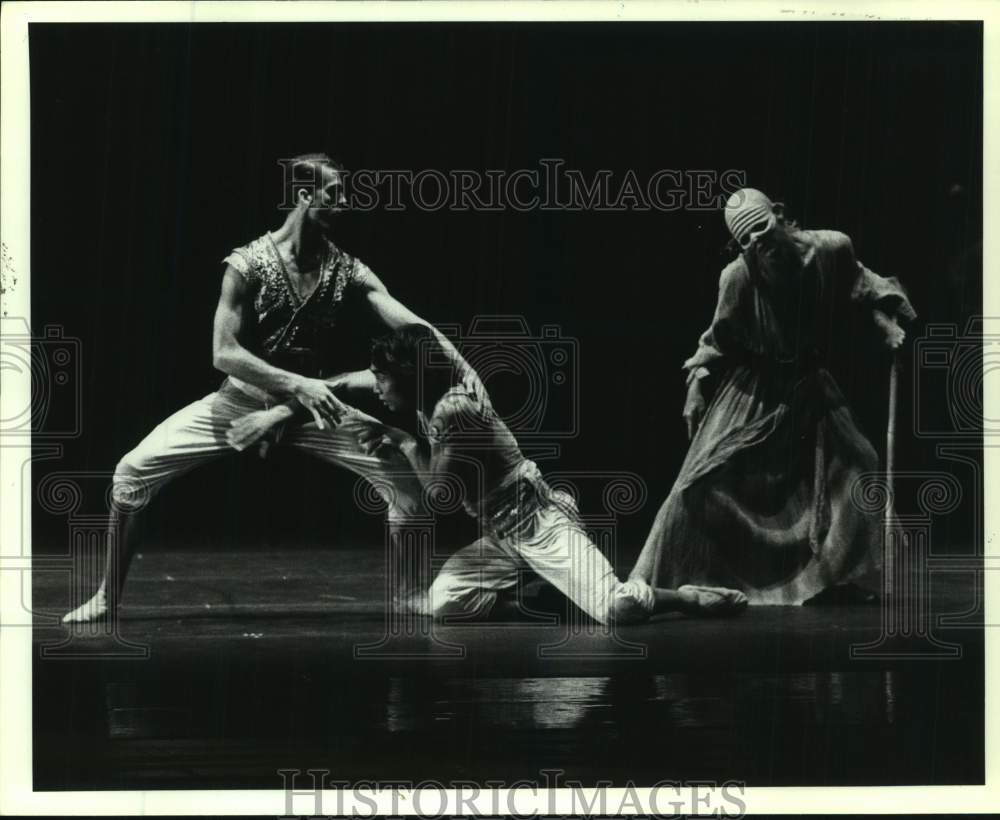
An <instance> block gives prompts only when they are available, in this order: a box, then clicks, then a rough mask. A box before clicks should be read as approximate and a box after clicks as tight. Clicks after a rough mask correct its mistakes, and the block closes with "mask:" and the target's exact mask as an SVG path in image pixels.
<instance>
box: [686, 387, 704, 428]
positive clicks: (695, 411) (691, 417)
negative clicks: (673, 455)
mask: <svg viewBox="0 0 1000 820" xmlns="http://www.w3.org/2000/svg"><path fill="white" fill-rule="evenodd" d="M704 415H705V397H704V396H702V394H701V385H700V384H699V382H698V379H692V381H691V385H690V387H688V393H687V401H685V402H684V421H685V422H687V431H688V440H689V441H690V440H691V439H693V438H694V434H695V433H697V432H698V427H699V425H700V424H701V419H702V416H704Z"/></svg>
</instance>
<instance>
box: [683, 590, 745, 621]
mask: <svg viewBox="0 0 1000 820" xmlns="http://www.w3.org/2000/svg"><path fill="white" fill-rule="evenodd" d="M677 594H678V595H679V596H680V597H681V599H682V600H683V601H684V602H685V604H686V605H687V606H686V607H685V609H684V612H685V613H687V614H688V615H694V616H697V617H702V618H715V617H722V616H725V615H736V614H737V613H739V612H742V611H743V610H744V609H746V608H747V603H748V602H749V599H748V598H747V596H746V595H745V594H744V593H742V592H740V591H739V590H738V589H726V588H725V587H700V586H695V585H694V584H685V585H684V586H682V587H679V588H678V589H677Z"/></svg>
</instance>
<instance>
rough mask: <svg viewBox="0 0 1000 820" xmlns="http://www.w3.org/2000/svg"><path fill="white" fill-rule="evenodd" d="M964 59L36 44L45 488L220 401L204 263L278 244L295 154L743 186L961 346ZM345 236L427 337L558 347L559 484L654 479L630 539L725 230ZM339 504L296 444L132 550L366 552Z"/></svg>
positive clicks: (346, 39)
mask: <svg viewBox="0 0 1000 820" xmlns="http://www.w3.org/2000/svg"><path fill="white" fill-rule="evenodd" d="M981 49H982V28H981V26H979V25H978V24H958V23H954V24H952V23H933V24H931V23H906V24H903V23H878V24H854V23H836V24H815V25H814V24H765V23H760V24H642V25H636V24H614V25H612V24H596V23H595V24H502V25H467V24H461V25H459V24H405V25H404V24H390V25H368V24H310V25H240V26H235V25H216V24H211V25H198V26H180V25H145V24H144V25H37V24H36V25H32V27H31V30H30V60H31V128H32V137H31V150H32V160H31V174H32V204H31V218H32V293H31V296H32V317H31V320H32V325H33V327H34V328H36V329H37V328H40V327H42V326H43V325H47V324H58V325H61V326H62V327H63V329H64V332H65V333H66V335H68V336H71V337H76V338H79V339H80V341H81V360H80V361H81V364H82V375H83V385H82V387H83V392H82V396H83V399H82V407H81V410H80V412H81V414H82V420H83V435H82V436H81V437H79V438H78V439H75V440H72V441H69V442H66V443H65V450H64V457H63V458H62V459H61V460H58V461H52V462H45V463H39V464H38V465H37V466H36V468H35V475H36V478H42V477H43V476H44V475H45V474H46V473H47V472H48V471H51V470H81V471H111V470H112V469H113V468H114V465H115V462H116V461H117V459H118V458H120V456H121V455H122V454H124V453H125V452H126V451H127V450H128V449H129V448H131V447H132V446H133V445H134V444H136V443H137V442H138V441H139V440H140V439H141V438H142V436H143V435H145V434H146V433H147V432H148V431H149V430H150V429H151V428H152V426H153V425H154V424H156V423H157V422H159V421H160V420H161V419H162V418H164V417H165V416H167V415H168V414H169V413H170V412H172V411H174V410H176V409H178V408H179V407H180V406H182V405H183V404H185V403H187V402H189V401H191V400H193V399H195V398H198V397H200V396H203V395H205V394H206V393H208V392H210V391H211V390H212V389H214V388H215V386H216V385H217V384H218V383H219V381H220V380H221V376H220V374H218V373H217V372H215V371H214V370H213V368H212V365H211V321H212V314H213V310H214V307H215V302H216V299H217V293H218V288H219V283H220V274H221V271H222V267H221V265H220V260H221V258H222V257H223V256H224V255H225V254H226V253H227V252H228V251H229V249H231V248H232V247H234V246H236V245H240V244H243V243H244V242H246V241H248V240H249V239H251V238H253V237H254V236H257V235H259V234H260V233H262V232H263V230H265V229H268V228H272V229H273V228H275V227H277V225H278V224H279V221H280V216H279V215H278V213H277V211H276V205H277V201H276V200H277V187H276V184H277V180H278V169H277V166H276V164H275V163H276V159H277V158H278V157H282V156H290V155H294V154H296V153H300V152H303V151H310V150H326V151H329V152H330V153H332V154H334V155H335V156H336V157H338V158H340V159H341V160H342V161H343V162H344V163H345V164H346V165H347V166H348V167H349V168H371V169H389V168H392V169H413V170H421V169H427V168H432V169H439V170H442V171H445V172H447V171H448V170H450V169H478V170H481V171H483V170H486V169H506V170H514V169H517V168H528V169H537V168H538V167H539V166H538V162H539V160H540V159H541V158H560V159H562V160H564V161H565V163H566V167H568V168H575V169H580V170H581V171H583V172H584V173H585V174H588V175H589V174H592V173H593V172H594V171H596V170H597V169H609V170H611V171H612V172H613V174H614V176H615V179H617V180H620V179H621V178H622V176H623V175H624V174H625V173H626V172H627V171H628V170H629V169H632V170H634V171H635V173H636V174H637V176H638V178H639V179H640V180H643V179H645V178H648V176H649V175H650V174H652V173H653V172H654V171H656V170H658V169H662V168H668V169H681V170H693V169H711V170H716V171H720V172H721V171H724V170H727V169H738V170H742V171H745V172H746V175H747V181H748V183H749V184H751V185H754V186H755V187H759V188H762V189H763V190H765V191H767V192H768V193H770V194H771V195H772V196H773V197H775V198H781V199H783V200H784V201H786V202H787V203H788V206H789V209H790V211H791V212H792V213H793V214H795V215H797V216H798V217H799V218H800V220H801V221H802V222H803V224H805V225H806V226H811V227H830V228H836V229H839V230H843V231H845V232H847V233H848V234H850V235H851V236H852V237H853V239H854V243H855V247H856V249H857V252H858V255H859V257H860V258H861V259H862V260H863V261H864V262H865V263H866V264H867V265H868V266H869V267H871V268H872V269H874V270H876V271H877V272H880V273H883V274H886V275H890V274H891V275H897V276H899V277H900V278H901V279H903V281H904V282H905V284H906V285H907V287H908V288H909V290H910V291H911V294H912V297H913V301H914V304H915V305H916V307H917V310H918V312H919V313H920V315H921V322H922V323H923V322H956V323H959V324H961V325H964V322H965V320H966V318H967V317H968V316H969V315H972V314H975V313H979V312H981V275H982V274H981V263H980V262H979V261H978V257H977V248H978V247H979V243H980V242H981V237H982V222H981V214H982V211H981V171H982V155H981V150H982V149H981V133H982V56H981V55H982V52H981ZM337 239H338V242H339V243H340V244H341V245H342V246H343V247H345V248H346V249H347V250H349V251H350V252H352V253H354V254H355V255H357V256H359V257H361V258H362V259H363V260H365V261H366V262H367V263H368V264H369V265H370V266H371V267H372V268H373V269H374V270H375V271H376V272H377V273H378V274H379V275H380V276H381V277H382V279H383V280H384V281H385V282H386V283H387V285H388V286H389V288H390V290H391V291H392V292H393V293H394V295H396V296H397V297H399V298H400V299H401V300H402V301H403V302H404V303H405V304H407V305H409V306H410V307H412V308H413V309H414V310H415V311H416V312H417V313H419V314H421V315H423V316H424V317H425V318H427V319H429V320H431V321H435V322H451V323H454V322H467V321H468V320H469V319H470V318H471V317H472V316H474V315H476V314H521V315H523V316H525V317H526V318H527V320H528V322H529V323H530V325H531V326H532V327H533V328H534V329H537V328H538V327H539V326H540V325H542V324H557V325H559V326H561V328H562V332H563V333H564V334H565V335H566V336H569V337H572V338H575V339H577V340H578V342H579V362H580V406H581V409H582V413H581V417H580V435H579V436H578V437H577V438H575V439H572V440H569V441H567V442H564V443H563V452H562V456H561V459H560V462H559V466H560V468H562V469H568V470H631V471H634V472H636V473H638V474H639V475H641V476H642V477H643V478H644V479H645V480H646V481H647V483H648V485H649V489H650V499H649V502H648V504H647V506H646V507H645V508H643V509H642V510H640V511H638V512H637V513H636V514H635V515H632V516H630V517H628V518H627V519H626V520H625V521H624V522H623V530H622V534H623V536H624V538H625V541H626V542H627V543H628V544H629V545H637V544H638V542H639V541H640V540H641V538H642V537H643V536H644V534H645V532H646V530H647V529H648V527H649V525H650V523H651V521H652V517H653V514H654V512H655V509H656V505H657V504H658V503H659V501H660V500H661V499H662V498H663V497H665V495H666V493H667V491H668V490H669V487H670V484H671V482H672V480H673V477H674V476H675V475H676V472H677V469H678V467H679V465H680V462H681V460H682V458H683V455H684V448H685V444H686V436H685V433H684V429H683V425H682V423H681V419H680V411H681V405H682V402H683V395H684V385H683V378H682V373H681V371H680V365H681V363H682V361H683V360H684V359H685V358H686V357H687V356H688V355H690V353H691V352H692V350H693V348H694V345H695V342H696V339H697V336H698V334H699V333H700V332H701V331H702V330H703V329H704V327H705V325H706V323H707V322H708V320H709V318H710V316H711V311H712V308H713V305H714V298H715V292H716V287H717V282H718V272H719V269H720V267H721V265H722V262H723V260H722V257H721V249H722V246H723V244H724V242H725V240H726V234H725V229H724V225H723V221H722V218H721V214H720V213H718V212H715V213H705V212H676V213H669V214H664V213H659V212H657V211H652V212H649V213H641V212H635V211H632V212H626V213H607V212H595V211H589V212H544V211H539V210H535V211H529V212H524V213H522V212H517V211H514V210H506V211H504V212H502V213H455V212H450V211H447V210H443V211H437V212H421V211H418V210H415V209H412V208H409V209H407V210H405V211H403V212H391V211H386V210H384V209H376V210H375V211H373V212H370V213H353V214H348V215H345V216H344V217H343V218H342V220H341V222H340V225H339V229H338V234H337ZM920 332H922V327H921V325H918V326H917V327H916V328H914V333H916V334H919V333H920ZM867 341H870V340H866V339H863V338H860V337H858V338H856V339H853V340H852V344H853V347H852V348H851V349H850V350H846V351H841V353H842V354H844V355H843V356H841V358H842V360H843V365H842V367H841V372H840V373H839V374H838V375H839V376H840V378H841V382H842V386H843V387H844V389H845V392H847V393H848V395H849V397H850V398H852V399H853V401H854V402H855V407H856V409H857V412H858V415H859V417H860V418H861V420H862V422H863V424H864V425H865V427H866V429H867V430H868V432H869V433H870V435H871V436H872V438H873V440H875V441H876V443H877V445H879V446H880V445H881V439H882V437H883V435H884V432H883V431H884V424H885V406H884V405H885V401H884V396H885V384H886V361H887V360H886V358H885V357H884V356H875V357H873V356H872V355H871V354H870V353H868V352H866V351H865V348H864V344H865V343H866V342H867ZM363 352H364V345H363V344H362V345H361V347H360V348H359V357H360V358H359V362H358V364H359V366H364V364H365V362H364V356H363ZM873 365H875V366H873ZM910 382H911V377H910V376H907V377H906V378H904V391H903V396H904V401H903V407H902V408H901V413H902V415H901V419H900V429H901V430H903V431H906V430H908V429H910V427H911V424H912V412H911V408H910V405H909V402H908V401H907V400H906V399H907V397H908V396H909V392H908V391H909V385H910ZM938 412H940V413H941V414H942V419H941V423H942V424H945V423H946V422H945V420H944V415H945V408H944V401H943V400H942V401H941V402H939V403H938ZM932 446H933V442H925V441H920V442H918V441H917V440H916V439H913V438H911V437H910V436H907V435H903V436H902V441H901V443H900V452H899V456H898V458H899V461H900V464H901V466H904V467H908V468H911V469H913V468H917V469H919V468H927V467H928V466H933V464H934V461H933V453H932ZM548 466H549V465H546V464H543V467H548ZM352 484H353V481H352V479H351V478H350V477H349V476H347V475H346V474H344V473H342V472H340V471H334V470H331V469H329V468H327V467H325V466H323V465H320V464H318V463H313V462H312V461H310V460H308V459H307V458H304V457H298V456H296V455H295V454H289V453H285V454H279V455H277V456H276V457H275V458H273V459H272V460H270V461H269V462H267V463H260V462H259V461H257V460H255V458H254V457H253V456H249V455H243V456H238V457H234V458H232V459H228V460H226V461H224V462H220V463H218V464H216V465H211V466H209V467H206V468H204V469H202V470H200V471H198V472H197V473H194V474H192V475H190V476H188V477H185V478H184V479H181V480H179V481H178V482H176V484H174V485H173V486H171V487H170V488H168V489H167V490H166V491H165V492H164V493H163V496H162V497H161V499H160V500H159V502H158V503H157V504H156V505H155V506H154V509H153V511H152V520H153V523H154V525H155V528H154V530H153V531H154V532H156V533H159V534H160V535H162V536H163V537H165V538H168V539H169V540H171V541H172V542H173V543H175V544H185V543H203V542H205V541H206V540H207V541H208V542H212V543H225V541H226V539H227V538H228V537H229V536H230V535H231V536H232V537H233V538H234V539H236V540H238V541H241V542H244V543H245V542H255V543H257V542H263V543H266V544H269V545H272V546H273V545H275V544H279V543H288V544H292V543H294V542H296V541H299V540H303V539H304V540H312V541H321V542H336V541H337V540H339V539H340V538H341V537H344V538H366V537H368V536H377V534H378V533H379V531H380V526H381V525H380V523H379V521H378V520H377V519H375V518H371V517H366V516H361V515H359V514H358V513H357V512H356V511H355V510H354V505H353V504H352V503H351V502H350V500H349V499H350V492H351V487H352ZM588 503H590V500H588V499H587V498H584V499H583V504H584V506H586V505H587V504H588ZM973 514H974V511H973V510H972V509H971V508H970V507H966V508H964V509H963V510H962V511H961V515H958V514H956V516H955V517H954V518H953V520H952V524H951V526H952V530H953V532H952V535H951V536H950V537H949V539H948V540H955V541H960V540H961V539H962V538H963V537H966V536H967V535H968V533H969V532H970V529H969V522H970V521H971V516H972V515H973ZM65 526H66V524H65V520H64V519H59V518H58V517H55V516H50V515H46V514H41V513H39V514H37V515H36V516H35V528H36V531H35V543H36V546H35V549H36V550H37V551H44V550H45V549H49V548H51V549H55V550H63V549H65V544H66V540H65V532H66V530H65ZM261 535H262V536H263V537H259V536H261ZM937 546H943V543H942V541H941V539H938V544H937Z"/></svg>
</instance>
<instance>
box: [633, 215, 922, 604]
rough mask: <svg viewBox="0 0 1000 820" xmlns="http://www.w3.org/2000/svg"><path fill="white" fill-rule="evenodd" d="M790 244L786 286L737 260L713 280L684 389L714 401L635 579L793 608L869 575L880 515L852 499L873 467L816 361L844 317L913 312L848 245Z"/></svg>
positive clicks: (832, 235) (821, 360)
mask: <svg viewBox="0 0 1000 820" xmlns="http://www.w3.org/2000/svg"><path fill="white" fill-rule="evenodd" d="M791 235H792V236H793V238H794V241H795V243H796V245H797V247H798V251H799V257H800V262H801V264H800V266H799V269H798V270H797V271H794V272H793V273H791V274H789V275H788V276H787V277H785V279H783V280H782V281H781V282H768V281H766V280H764V279H763V278H762V277H761V276H760V275H759V274H757V273H756V272H755V271H752V270H751V268H750V267H749V266H748V265H747V263H746V261H745V260H744V258H743V257H742V256H741V257H739V258H738V259H736V260H735V261H734V262H732V263H731V264H730V265H728V266H727V267H726V268H725V269H724V270H723V272H722V276H721V278H720V283H719V299H718V304H717V307H716V310H715V316H714V318H713V320H712V324H711V326H710V327H709V329H708V330H707V331H706V332H705V333H704V334H703V335H702V337H701V339H700V340H699V345H698V349H697V351H696V353H695V354H694V355H693V356H692V357H691V358H690V359H689V360H688V361H687V362H685V364H684V367H685V369H686V370H687V371H688V383H689V384H690V382H691V381H692V380H694V379H698V380H703V381H702V384H713V383H714V385H715V386H714V391H713V392H712V394H711V397H710V398H708V397H706V398H707V400H708V405H707V407H706V410H705V414H704V417H703V419H702V422H701V424H700V426H699V428H698V430H697V432H696V434H695V436H694V438H693V439H692V442H691V445H690V449H689V450H688V453H687V457H686V458H685V460H684V463H683V466H682V467H681V470H680V474H679V476H678V478H677V481H676V483H675V484H674V487H673V489H672V490H671V492H670V495H669V496H668V497H667V499H666V501H665V502H664V504H663V506H662V507H661V508H660V511H659V513H658V514H657V516H656V520H655V522H654V524H653V527H652V530H651V531H650V534H649V537H648V538H647V540H646V544H645V546H644V548H643V550H642V553H641V554H640V556H639V559H638V562H637V563H636V566H635V568H634V569H633V570H632V573H631V577H633V578H639V579H642V580H644V581H646V582H647V583H649V584H651V585H654V586H661V587H676V586H679V585H680V584H684V583H703V584H713V585H723V586H728V587H734V588H738V589H742V590H743V591H745V592H746V593H747V594H748V596H749V597H750V600H751V603H757V604H800V603H802V602H803V601H804V600H806V599H807V598H810V597H811V596H813V595H815V594H816V593H818V592H820V591H821V590H823V589H824V588H826V587H828V586H831V585H833V584H836V583H841V582H845V581H849V580H851V579H853V578H856V577H859V576H860V575H862V574H864V573H866V572H868V571H870V570H873V569H875V568H876V567H877V566H878V563H879V557H880V556H879V526H880V521H879V518H878V516H872V515H870V514H866V513H864V512H863V511H861V510H860V509H858V507H857V506H856V505H855V504H853V503H852V501H851V488H852V485H853V484H854V482H855V481H856V479H857V478H858V477H859V476H860V475H861V474H862V473H865V472H869V471H874V470H876V469H877V467H878V459H877V456H876V453H875V450H874V449H873V448H872V445H871V444H870V443H869V441H868V440H867V439H866V438H865V436H864V435H863V434H862V433H861V432H860V430H859V429H858V427H857V425H856V423H855V420H854V418H853V416H852V414H851V411H850V409H849V408H848V406H847V404H846V402H845V400H844V397H843V395H842V394H841V392H840V389H839V388H838V386H837V384H836V382H835V381H834V379H833V377H832V376H831V374H830V372H829V370H827V368H826V367H825V363H826V360H827V357H828V354H829V353H830V352H831V351H832V350H833V349H834V346H835V345H838V344H844V343H845V341H846V340H845V339H844V334H845V333H848V332H850V330H849V329H850V328H852V327H856V326H857V325H856V322H854V321H851V316H850V314H851V313H852V312H856V311H858V310H867V311H868V312H869V313H870V312H871V310H873V309H877V310H881V311H883V312H885V313H886V314H888V315H893V314H895V315H897V316H899V317H901V318H903V319H907V320H912V319H913V318H915V315H916V314H915V313H914V311H913V308H912V306H911V305H910V303H909V300H908V299H907V297H906V294H905V292H904V291H903V289H902V287H901V286H900V284H899V282H898V281H897V280H895V279H893V278H884V277H881V276H878V275H877V274H875V273H872V272H871V271H870V270H868V269H867V268H865V267H864V266H863V265H862V264H861V263H860V262H859V261H858V260H857V259H856V258H855V256H854V250H853V247H852V245H851V240H850V239H849V238H848V237H847V236H846V235H844V234H842V233H838V232H836V231H821V230H817V231H793V232H792V234H791ZM869 321H870V320H869Z"/></svg>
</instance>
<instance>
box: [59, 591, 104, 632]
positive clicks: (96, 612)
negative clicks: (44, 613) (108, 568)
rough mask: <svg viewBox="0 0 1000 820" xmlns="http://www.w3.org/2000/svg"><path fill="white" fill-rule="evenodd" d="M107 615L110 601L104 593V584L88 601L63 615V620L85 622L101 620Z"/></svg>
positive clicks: (65, 621)
mask: <svg viewBox="0 0 1000 820" xmlns="http://www.w3.org/2000/svg"><path fill="white" fill-rule="evenodd" d="M107 615H108V602H107V599H106V597H105V595H104V586H103V585H102V586H101V588H100V589H99V590H97V592H95V593H94V596H93V597H92V598H91V599H90V600H89V601H87V603H85V604H81V605H80V606H78V607H77V608H76V609H74V610H73V611H72V612H67V613H66V614H65V615H63V619H62V622H63V623H64V624H83V623H87V622H89V621H98V620H101V619H102V618H106V617H107Z"/></svg>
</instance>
